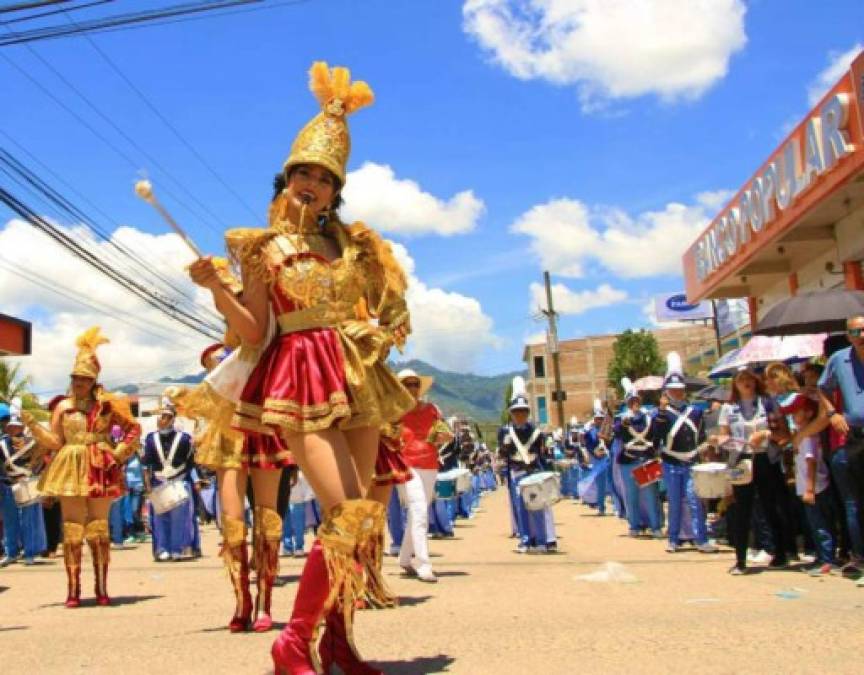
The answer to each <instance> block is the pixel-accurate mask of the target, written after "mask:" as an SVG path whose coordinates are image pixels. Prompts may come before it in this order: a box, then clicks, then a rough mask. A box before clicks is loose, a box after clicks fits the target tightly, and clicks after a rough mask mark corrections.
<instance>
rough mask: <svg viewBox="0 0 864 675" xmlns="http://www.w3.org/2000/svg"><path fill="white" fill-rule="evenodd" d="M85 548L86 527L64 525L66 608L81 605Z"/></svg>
mask: <svg viewBox="0 0 864 675" xmlns="http://www.w3.org/2000/svg"><path fill="white" fill-rule="evenodd" d="M83 548H84V526H83V525H81V524H80V523H63V564H64V565H65V567H66V607H68V608H69V609H73V608H75V607H78V606H80V605H81V552H82V549H83Z"/></svg>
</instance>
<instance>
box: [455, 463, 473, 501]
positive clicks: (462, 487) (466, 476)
mask: <svg viewBox="0 0 864 675" xmlns="http://www.w3.org/2000/svg"><path fill="white" fill-rule="evenodd" d="M450 473H451V475H452V476H453V477H454V478H455V479H456V494H460V495H461V494H464V493H466V492H470V491H471V472H470V471H469V470H468V469H453V470H452V471H451V472H450Z"/></svg>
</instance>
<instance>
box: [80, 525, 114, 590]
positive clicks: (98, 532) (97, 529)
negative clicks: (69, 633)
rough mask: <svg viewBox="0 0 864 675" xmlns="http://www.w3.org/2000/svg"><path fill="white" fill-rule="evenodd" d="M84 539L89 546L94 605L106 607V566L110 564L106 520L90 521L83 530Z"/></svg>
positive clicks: (108, 535)
mask: <svg viewBox="0 0 864 675" xmlns="http://www.w3.org/2000/svg"><path fill="white" fill-rule="evenodd" d="M84 538H85V539H86V540H87V543H88V544H89V545H90V554H91V557H92V558H93V572H94V576H95V580H96V582H95V584H94V591H95V593H96V604H97V605H100V606H101V607H107V606H108V605H110V604H111V598H109V597H108V565H109V564H110V562H111V536H110V534H109V533H108V521H107V520H91V521H90V522H89V523H87V527H86V528H85V529H84Z"/></svg>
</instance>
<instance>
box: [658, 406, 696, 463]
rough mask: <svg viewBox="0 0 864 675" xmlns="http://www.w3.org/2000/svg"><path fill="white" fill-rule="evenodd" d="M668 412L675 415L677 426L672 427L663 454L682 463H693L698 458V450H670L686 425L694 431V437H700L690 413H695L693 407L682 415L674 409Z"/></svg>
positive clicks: (669, 409) (688, 407)
mask: <svg viewBox="0 0 864 675" xmlns="http://www.w3.org/2000/svg"><path fill="white" fill-rule="evenodd" d="M667 411H669V412H670V413H672V414H673V415H675V417H676V420H675V424H673V425H672V428H671V429H670V430H669V433H668V434H667V435H666V444H665V445H664V446H663V450H662V452H663V453H664V454H666V455H669V456H670V457H672V458H674V459H677V460H678V461H680V462H692V461H693V460H694V459H695V458H696V455H697V453H698V452H699V450H698V449H693V450H690V451H688V452H677V451H675V450H670V448H671V447H672V442H673V441H674V440H675V436H676V435H677V434H678V432H679V431H680V430H681V427H683V426H684V425H685V424H686V425H687V426H688V427H690V429H691V430H692V431H693V435H694V436H696V437H698V436H699V430H698V429H697V428H696V425H695V424H694V423H693V420H692V419H690V413H691V412H692V411H693V406H691V405H688V406H687V407H686V408H685V409H684V411H683V412H680V413H679V412H678V411H677V410H675V408H672V407H669V408H667Z"/></svg>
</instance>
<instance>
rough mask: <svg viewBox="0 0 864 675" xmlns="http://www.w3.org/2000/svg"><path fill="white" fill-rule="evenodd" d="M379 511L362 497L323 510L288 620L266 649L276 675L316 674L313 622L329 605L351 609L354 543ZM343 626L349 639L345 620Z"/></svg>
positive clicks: (356, 590)
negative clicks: (321, 520)
mask: <svg viewBox="0 0 864 675" xmlns="http://www.w3.org/2000/svg"><path fill="white" fill-rule="evenodd" d="M379 514H380V515H381V516H382V517H383V507H382V506H381V505H380V504H378V503H377V502H372V501H368V500H365V499H352V500H349V501H345V502H342V503H341V504H337V505H336V506H334V507H333V508H332V509H330V511H329V512H328V513H327V515H326V517H325V518H324V522H322V523H321V527H319V528H318V537H319V540H316V541H315V545H314V546H313V547H312V551H311V552H310V554H309V557H308V558H307V560H306V566H305V567H304V568H303V575H302V577H301V578H300V587H299V588H298V590H297V598H296V599H295V600H294V611H293V613H292V614H291V620H290V621H289V622H288V626H287V627H286V628H285V630H283V631H282V633H281V634H280V635H279V637H278V638H277V640H276V642H274V643H273V648H272V650H271V652H270V653H271V655H272V656H273V665H274V666H275V670H276V675H312V674H313V673H316V672H321V667H320V666H321V664H320V663H319V660H318V649H317V648H316V647H315V639H316V637H317V633H318V623H319V622H320V621H321V619H322V617H324V616H325V615H327V614H329V612H330V609H331V608H332V607H333V606H334V605H337V604H338V605H339V606H342V607H352V608H353V607H354V602H355V601H356V600H357V599H358V598H359V597H361V595H362V594H363V592H364V579H363V574H362V571H361V570H360V569H359V566H358V564H357V545H358V543H359V542H360V541H363V539H364V538H365V537H369V536H370V535H371V533H372V528H373V527H374V525H375V523H376V520H377V518H378V516H379ZM344 628H345V630H344V633H345V635H346V641H348V642H349V643H350V640H351V638H350V635H351V623H350V618H349V623H347V625H345V627H344ZM349 672H350V671H349Z"/></svg>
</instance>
